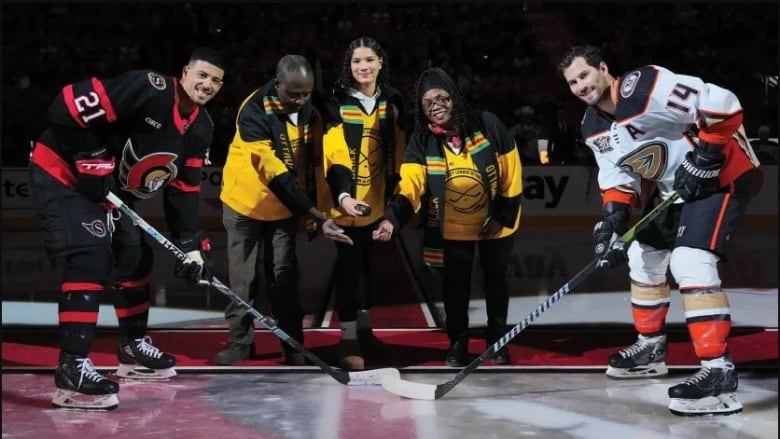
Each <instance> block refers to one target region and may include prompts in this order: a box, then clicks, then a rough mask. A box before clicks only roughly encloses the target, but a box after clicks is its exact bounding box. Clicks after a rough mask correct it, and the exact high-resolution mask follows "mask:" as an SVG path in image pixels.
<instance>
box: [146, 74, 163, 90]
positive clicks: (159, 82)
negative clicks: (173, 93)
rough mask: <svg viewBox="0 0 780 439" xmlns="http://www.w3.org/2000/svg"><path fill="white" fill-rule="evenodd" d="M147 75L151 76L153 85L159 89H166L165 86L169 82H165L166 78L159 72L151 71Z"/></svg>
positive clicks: (150, 79)
mask: <svg viewBox="0 0 780 439" xmlns="http://www.w3.org/2000/svg"><path fill="white" fill-rule="evenodd" d="M147 76H148V77H149V82H151V83H152V87H154V88H156V89H157V90H165V88H166V87H167V84H166V83H165V78H163V77H162V76H160V75H158V74H157V73H154V72H149V75H147Z"/></svg>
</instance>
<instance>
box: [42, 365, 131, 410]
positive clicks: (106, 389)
mask: <svg viewBox="0 0 780 439" xmlns="http://www.w3.org/2000/svg"><path fill="white" fill-rule="evenodd" d="M54 385H55V386H57V391H56V393H55V394H54V398H52V400H51V404H52V406H54V407H56V408H64V409H78V410H113V409H115V408H117V407H118V406H119V398H118V397H117V392H119V384H117V383H116V382H114V381H111V380H109V379H107V378H105V377H103V376H102V375H100V374H99V373H98V372H97V371H96V370H95V366H94V365H93V364H92V361H90V359H89V358H82V357H77V356H75V355H71V354H68V353H66V352H61V353H60V361H59V365H57V369H56V370H55V371H54Z"/></svg>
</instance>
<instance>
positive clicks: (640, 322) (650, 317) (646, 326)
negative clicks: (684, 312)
mask: <svg viewBox="0 0 780 439" xmlns="http://www.w3.org/2000/svg"><path fill="white" fill-rule="evenodd" d="M667 305H668V304H667ZM668 312H669V306H661V307H659V308H655V309H647V308H637V307H631V314H632V315H633V317H634V327H635V328H636V330H637V331H638V332H639V333H640V334H649V333H652V332H659V331H660V330H661V329H663V326H664V321H666V314H667V313H668Z"/></svg>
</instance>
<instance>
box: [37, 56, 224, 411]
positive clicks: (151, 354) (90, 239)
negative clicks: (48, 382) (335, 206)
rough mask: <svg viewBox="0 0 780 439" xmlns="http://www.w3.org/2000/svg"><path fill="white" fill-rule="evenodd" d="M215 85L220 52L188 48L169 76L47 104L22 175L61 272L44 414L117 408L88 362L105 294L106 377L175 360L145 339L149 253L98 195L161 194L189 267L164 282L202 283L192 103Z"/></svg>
mask: <svg viewBox="0 0 780 439" xmlns="http://www.w3.org/2000/svg"><path fill="white" fill-rule="evenodd" d="M223 77H224V67H223V62H222V58H221V55H220V54H219V53H218V52H217V51H215V50H213V49H210V48H199V49H195V50H194V51H193V52H192V54H191V56H190V59H189V62H188V63H187V65H185V66H184V67H183V69H182V72H181V77H180V78H176V77H171V76H166V75H162V74H159V73H157V72H154V71H151V70H135V71H129V72H126V73H123V74H120V75H119V76H116V77H114V78H110V79H105V78H95V77H93V78H89V79H86V80H83V81H80V82H76V83H73V84H68V85H66V86H65V87H63V88H62V90H61V92H60V93H59V94H58V95H57V96H56V98H55V99H54V102H53V103H52V104H51V105H50V107H49V109H48V113H47V117H48V120H49V122H50V125H49V128H48V129H47V130H46V131H45V132H44V133H43V134H42V135H41V137H40V138H39V139H38V141H37V142H36V143H35V145H34V148H33V151H32V154H31V156H30V167H29V171H30V185H31V193H32V199H33V202H34V205H35V210H36V214H37V215H38V217H39V219H40V222H41V227H42V230H43V235H44V244H45V247H46V250H47V252H48V254H49V255H50V256H51V257H57V258H61V259H62V260H63V261H64V267H65V271H64V278H63V281H62V284H61V287H60V289H61V293H62V294H61V295H60V300H59V336H60V348H61V350H60V357H59V362H58V364H57V369H56V371H55V380H54V381H55V385H56V387H57V391H56V394H55V396H54V399H53V400H52V404H53V405H54V406H55V407H61V408H77V409H87V410H95V409H96V410H111V409H114V408H116V407H117V406H118V404H119V400H118V398H117V392H118V391H119V384H118V383H116V382H114V381H111V380H109V379H107V378H105V377H103V376H102V375H100V373H98V372H97V371H96V370H95V368H94V366H93V364H92V362H91V361H90V359H89V357H88V354H89V352H90V348H91V343H92V339H93V337H94V334H95V326H96V324H97V320H98V309H99V304H100V301H101V296H102V294H101V293H103V292H104V291H105V290H108V292H109V294H110V295H111V299H112V300H113V304H114V308H115V310H116V316H117V319H118V321H119V331H120V334H121V336H120V340H119V343H118V346H117V355H118V360H119V363H120V364H119V369H118V370H117V375H119V376H120V377H124V378H130V379H133V378H139V379H167V378H170V377H172V376H174V375H176V372H175V371H174V369H173V367H174V365H175V364H176V359H175V358H174V357H173V356H172V355H169V354H166V353H164V352H162V351H160V349H158V348H157V347H155V346H154V345H153V344H152V341H151V339H150V338H149V337H148V336H147V335H146V329H147V321H148V316H149V305H150V301H149V299H150V297H149V274H150V273H151V270H152V264H153V263H152V256H153V254H152V250H151V248H150V246H149V245H148V244H147V243H146V242H145V241H144V239H143V237H142V232H141V230H140V229H138V228H137V227H135V226H134V224H133V223H132V222H131V221H130V219H129V218H125V217H123V216H121V215H120V214H119V211H117V210H116V209H113V208H112V207H113V206H111V205H110V204H109V203H108V202H106V201H105V196H106V194H107V193H108V191H112V192H113V193H115V194H117V195H118V196H119V197H121V198H122V199H123V200H124V201H125V202H126V203H128V205H130V206H133V203H134V202H135V201H136V200H143V199H146V198H150V197H152V196H154V195H155V194H157V193H162V194H163V206H164V210H165V216H166V220H167V223H168V227H169V229H170V230H171V233H172V235H173V240H174V242H175V243H176V244H177V245H178V246H179V248H181V249H182V250H184V251H185V252H187V255H188V256H189V257H190V259H191V260H193V261H194V262H193V263H191V264H188V265H182V264H177V266H176V273H175V274H176V275H177V276H180V277H185V278H188V279H190V280H192V281H193V282H196V283H198V284H203V283H207V281H206V276H207V271H208V267H209V265H210V264H209V257H208V254H209V245H208V240H207V239H205V238H204V237H203V236H202V234H201V232H200V231H199V225H198V201H199V191H200V170H201V167H202V165H203V160H204V157H205V155H206V153H207V150H208V148H209V146H210V145H211V141H212V136H213V130H214V126H213V123H212V121H211V119H210V117H209V115H208V113H207V112H206V110H205V109H204V108H203V105H205V104H206V103H207V102H209V101H210V100H211V99H212V98H213V97H214V96H215V95H216V94H217V93H218V92H219V90H220V88H221V87H222V81H223ZM137 368H138V370H136V369H137Z"/></svg>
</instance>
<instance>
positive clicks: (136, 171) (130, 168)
mask: <svg viewBox="0 0 780 439" xmlns="http://www.w3.org/2000/svg"><path fill="white" fill-rule="evenodd" d="M176 157H177V155H176V154H173V153H170V152H155V153H152V154H148V155H145V156H143V157H141V158H138V155H137V154H136V152H135V150H134V149H133V142H132V140H130V139H127V142H126V143H125V147H124V150H123V151H122V162H121V163H120V164H119V181H120V182H121V183H122V185H123V187H122V189H124V190H126V191H128V192H130V193H131V194H133V195H135V196H136V197H138V198H140V199H146V198H149V197H151V196H152V195H154V193H155V192H157V191H158V190H160V189H162V188H164V187H165V185H167V184H168V183H169V182H170V181H171V180H173V179H174V178H176V175H177V174H178V169H177V168H176V165H175V164H174V161H175V160H176Z"/></svg>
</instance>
